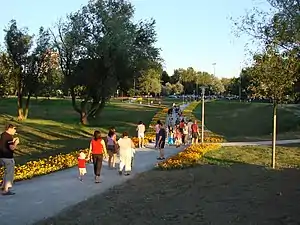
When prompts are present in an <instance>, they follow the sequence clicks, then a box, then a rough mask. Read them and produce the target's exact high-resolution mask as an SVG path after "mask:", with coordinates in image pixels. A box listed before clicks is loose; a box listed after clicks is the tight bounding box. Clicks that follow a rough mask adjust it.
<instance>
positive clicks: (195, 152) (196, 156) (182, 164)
mask: <svg viewBox="0 0 300 225" xmlns="http://www.w3.org/2000/svg"><path fill="white" fill-rule="evenodd" d="M219 148H220V145H219V144H198V145H191V146H189V147H187V148H186V149H184V150H183V151H182V152H179V153H178V154H177V155H174V156H172V157H170V158H168V159H167V160H165V161H163V162H160V163H158V165H157V167H158V168H159V169H161V170H171V169H184V168H188V167H192V166H195V165H197V163H198V161H199V160H200V159H201V158H202V156H203V155H204V154H205V153H206V152H208V151H213V150H217V149H219Z"/></svg>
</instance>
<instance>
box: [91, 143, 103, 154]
mask: <svg viewBox="0 0 300 225" xmlns="http://www.w3.org/2000/svg"><path fill="white" fill-rule="evenodd" d="M101 141H102V139H98V140H97V141H95V140H94V139H93V140H92V141H91V143H92V153H93V154H94V155H98V154H103V146H102V143H101Z"/></svg>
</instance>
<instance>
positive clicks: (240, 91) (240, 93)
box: [239, 73, 242, 102]
mask: <svg viewBox="0 0 300 225" xmlns="http://www.w3.org/2000/svg"><path fill="white" fill-rule="evenodd" d="M239 98H240V102H242V74H241V73H240V87H239Z"/></svg>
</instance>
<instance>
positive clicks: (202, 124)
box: [200, 86, 206, 144]
mask: <svg viewBox="0 0 300 225" xmlns="http://www.w3.org/2000/svg"><path fill="white" fill-rule="evenodd" d="M200 88H201V90H202V113H201V143H202V144H203V142H204V93H205V88H206V87H205V86H201V87H200Z"/></svg>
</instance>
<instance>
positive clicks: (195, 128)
mask: <svg viewBox="0 0 300 225" xmlns="http://www.w3.org/2000/svg"><path fill="white" fill-rule="evenodd" d="M191 128H192V132H193V133H197V132H198V125H197V124H193V125H192V127H191Z"/></svg>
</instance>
